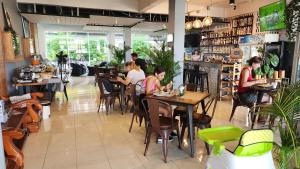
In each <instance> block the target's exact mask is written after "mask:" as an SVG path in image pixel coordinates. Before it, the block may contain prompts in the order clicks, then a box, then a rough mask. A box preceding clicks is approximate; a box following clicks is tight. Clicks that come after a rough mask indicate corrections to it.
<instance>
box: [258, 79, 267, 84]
mask: <svg viewBox="0 0 300 169" xmlns="http://www.w3.org/2000/svg"><path fill="white" fill-rule="evenodd" d="M256 83H258V84H263V83H267V79H259V80H257V81H256Z"/></svg>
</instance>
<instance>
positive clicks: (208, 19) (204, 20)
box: [203, 16, 213, 26]
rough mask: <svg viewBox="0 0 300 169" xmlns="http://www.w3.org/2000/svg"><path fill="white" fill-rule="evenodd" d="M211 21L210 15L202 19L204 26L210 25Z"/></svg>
mask: <svg viewBox="0 0 300 169" xmlns="http://www.w3.org/2000/svg"><path fill="white" fill-rule="evenodd" d="M212 22H213V20H212V18H211V17H210V16H207V17H205V18H204V19H203V25H204V26H210V25H212Z"/></svg>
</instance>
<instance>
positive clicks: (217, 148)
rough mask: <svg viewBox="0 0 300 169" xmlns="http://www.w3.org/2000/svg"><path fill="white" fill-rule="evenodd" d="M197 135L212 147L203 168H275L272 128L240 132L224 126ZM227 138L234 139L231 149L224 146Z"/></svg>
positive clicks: (228, 139) (228, 140)
mask: <svg viewBox="0 0 300 169" xmlns="http://www.w3.org/2000/svg"><path fill="white" fill-rule="evenodd" d="M198 137H199V138H200V139H202V140H203V141H205V142H207V143H208V144H210V145H212V146H213V151H212V152H213V153H212V154H211V155H210V156H209V158H208V162H207V169H254V168H255V169H275V166H274V162H273V158H272V148H273V131H272V130H270V129H259V130H249V131H246V132H244V131H243V130H242V129H240V128H237V127H234V126H225V127H216V128H208V129H203V130H201V131H199V132H198ZM231 141H238V144H237V146H236V147H235V149H234V151H230V150H229V149H228V147H226V146H225V144H226V142H231Z"/></svg>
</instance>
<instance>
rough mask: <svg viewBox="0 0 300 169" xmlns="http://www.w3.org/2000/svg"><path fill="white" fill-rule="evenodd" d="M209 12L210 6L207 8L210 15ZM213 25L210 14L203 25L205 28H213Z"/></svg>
mask: <svg viewBox="0 0 300 169" xmlns="http://www.w3.org/2000/svg"><path fill="white" fill-rule="evenodd" d="M208 11H209V6H207V13H208ZM212 23H213V20H212V18H211V17H210V16H208V14H207V16H206V17H205V18H204V19H203V25H204V26H211V25H212Z"/></svg>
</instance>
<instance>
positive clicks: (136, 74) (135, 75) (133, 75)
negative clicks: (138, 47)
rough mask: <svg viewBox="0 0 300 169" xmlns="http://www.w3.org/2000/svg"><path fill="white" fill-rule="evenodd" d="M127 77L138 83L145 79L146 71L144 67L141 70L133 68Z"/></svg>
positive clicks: (133, 82) (132, 82) (131, 81)
mask: <svg viewBox="0 0 300 169" xmlns="http://www.w3.org/2000/svg"><path fill="white" fill-rule="evenodd" d="M127 78H130V83H131V84H136V83H137V82H138V81H140V80H143V79H145V78H146V77H145V73H144V71H143V70H142V69H140V70H139V71H137V70H135V69H132V70H130V71H129V72H128V74H127Z"/></svg>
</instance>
